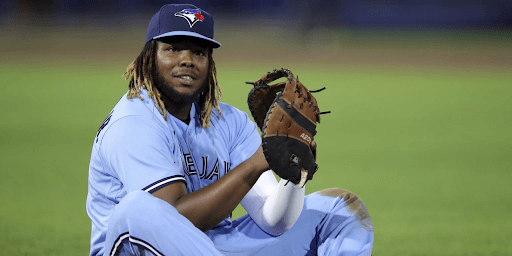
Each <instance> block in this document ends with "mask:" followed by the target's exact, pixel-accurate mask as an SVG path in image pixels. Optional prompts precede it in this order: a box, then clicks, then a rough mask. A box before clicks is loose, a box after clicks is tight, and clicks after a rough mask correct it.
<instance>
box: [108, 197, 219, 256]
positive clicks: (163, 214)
mask: <svg viewBox="0 0 512 256" xmlns="http://www.w3.org/2000/svg"><path fill="white" fill-rule="evenodd" d="M104 255H157V256H158V255H221V254H220V253H219V252H218V251H217V250H216V249H215V246H214V245H213V242H212V241H211V240H210V239H209V238H208V237H207V236H206V235H205V234H204V233H203V232H202V231H201V230H199V229H197V228H196V227H195V226H194V225H193V224H192V223H191V222H190V221H189V220H188V219H187V218H185V217H184V216H183V215H181V214H179V213H178V211H177V210H176V209H175V208H174V207H173V206H172V205H170V204H169V203H167V202H165V201H163V200H161V199H159V198H156V197H154V196H152V195H151V194H149V193H147V192H144V191H134V192H131V193H129V194H128V195H126V196H125V197H124V198H123V199H122V200H121V202H120V203H119V204H118V205H117V206H116V208H115V209H114V212H113V213H112V215H111V216H110V219H109V224H108V231H107V237H106V241H105V253H104Z"/></svg>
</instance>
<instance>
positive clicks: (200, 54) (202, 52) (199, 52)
mask: <svg viewBox="0 0 512 256" xmlns="http://www.w3.org/2000/svg"><path fill="white" fill-rule="evenodd" d="M194 54H195V55H196V56H205V55H206V54H205V52H204V51H201V50H197V51H195V52H194Z"/></svg>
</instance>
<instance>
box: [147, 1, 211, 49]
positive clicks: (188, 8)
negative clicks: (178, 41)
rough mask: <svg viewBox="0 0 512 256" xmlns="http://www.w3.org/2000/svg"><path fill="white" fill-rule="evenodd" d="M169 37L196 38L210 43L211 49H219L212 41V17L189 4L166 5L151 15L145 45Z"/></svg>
mask: <svg viewBox="0 0 512 256" xmlns="http://www.w3.org/2000/svg"><path fill="white" fill-rule="evenodd" d="M169 36H190V37H196V38H200V39H204V40H206V41H208V42H210V43H211V46H212V47H213V48H218V47H220V43H219V42H217V41H215V40H213V18H212V16H210V14H209V13H207V12H205V11H203V10H201V9H200V8H198V7H196V6H194V5H191V4H166V5H164V6H162V8H160V10H159V11H158V12H157V13H155V15H153V18H151V20H150V21H149V26H148V31H147V32H146V43H147V42H149V41H151V40H152V39H157V38H163V37H169Z"/></svg>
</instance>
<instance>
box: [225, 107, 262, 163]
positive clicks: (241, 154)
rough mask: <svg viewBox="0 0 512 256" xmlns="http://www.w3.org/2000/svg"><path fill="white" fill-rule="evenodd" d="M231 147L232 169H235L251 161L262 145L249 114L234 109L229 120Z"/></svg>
mask: <svg viewBox="0 0 512 256" xmlns="http://www.w3.org/2000/svg"><path fill="white" fill-rule="evenodd" d="M229 123H230V126H229V129H230V132H231V135H230V141H231V143H230V147H229V157H230V159H231V168H235V167H236V166H238V165H239V164H241V163H242V162H244V161H245V160H247V159H249V158H250V157H251V156H252V155H253V154H254V153H255V152H256V150H257V149H258V148H259V147H260V145H261V137H260V135H259V132H258V130H257V126H256V124H255V123H254V122H253V121H251V119H249V116H248V115H247V113H245V112H243V111H241V110H238V109H233V115H232V116H231V117H230V120H229Z"/></svg>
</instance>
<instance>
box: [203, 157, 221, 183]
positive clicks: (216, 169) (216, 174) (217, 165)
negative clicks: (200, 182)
mask: <svg viewBox="0 0 512 256" xmlns="http://www.w3.org/2000/svg"><path fill="white" fill-rule="evenodd" d="M213 176H217V179H219V159H217V161H215V165H214V166H213V170H212V172H210V174H208V177H206V178H207V179H209V180H211V179H212V178H213Z"/></svg>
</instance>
